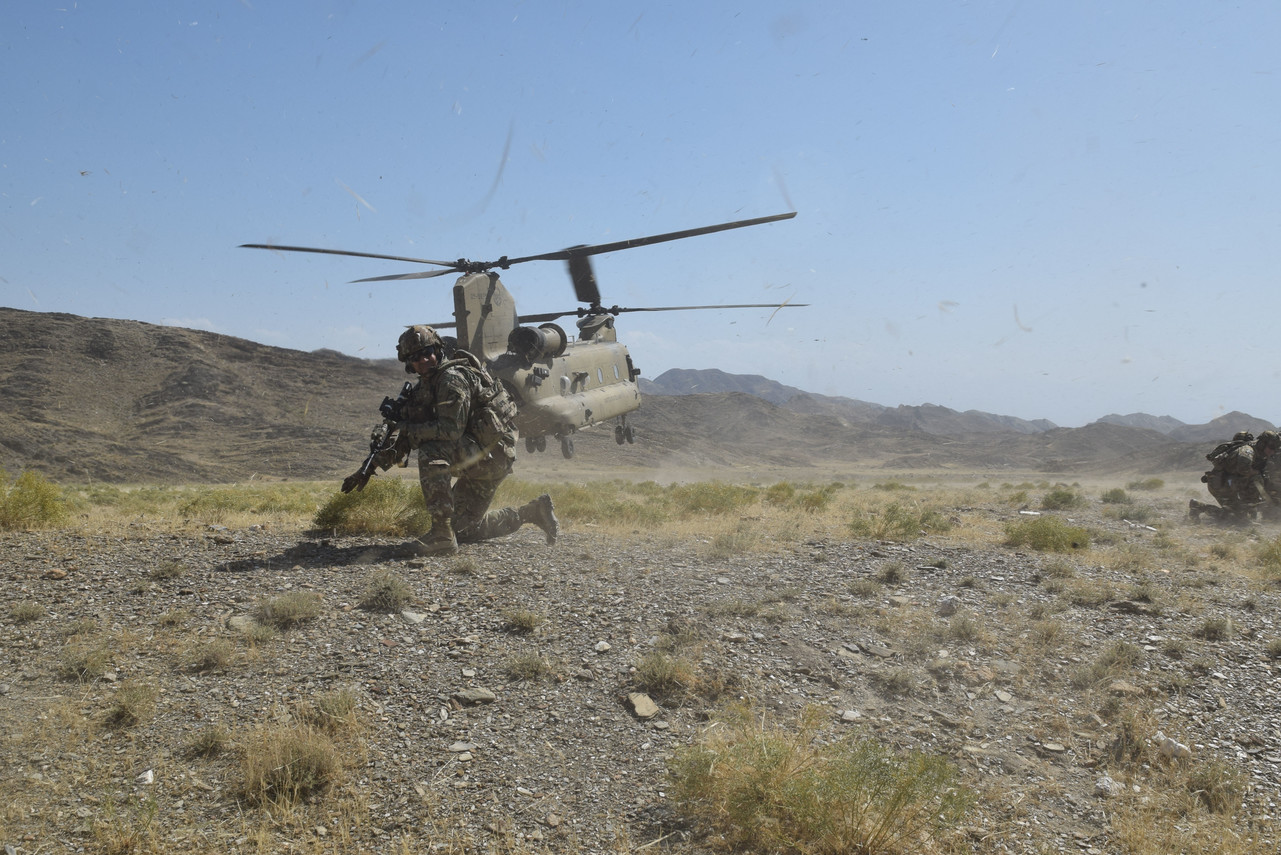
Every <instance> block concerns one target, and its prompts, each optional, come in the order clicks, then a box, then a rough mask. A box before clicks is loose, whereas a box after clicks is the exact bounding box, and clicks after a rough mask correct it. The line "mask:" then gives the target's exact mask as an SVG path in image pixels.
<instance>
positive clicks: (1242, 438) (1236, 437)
mask: <svg viewBox="0 0 1281 855" xmlns="http://www.w3.org/2000/svg"><path fill="white" fill-rule="evenodd" d="M1232 441H1233V442H1254V434H1252V433H1250V432H1249V431H1248V430H1239V431H1237V432H1236V433H1234V434H1232Z"/></svg>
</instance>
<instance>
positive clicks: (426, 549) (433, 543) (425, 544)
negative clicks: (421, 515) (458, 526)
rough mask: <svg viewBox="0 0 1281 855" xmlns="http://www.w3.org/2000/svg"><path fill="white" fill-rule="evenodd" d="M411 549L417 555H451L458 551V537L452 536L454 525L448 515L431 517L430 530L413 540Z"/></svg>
mask: <svg viewBox="0 0 1281 855" xmlns="http://www.w3.org/2000/svg"><path fill="white" fill-rule="evenodd" d="M411 546H412V547H413V550H414V552H415V553H417V554H418V555H453V554H454V553H455V552H457V551H458V538H456V537H454V526H453V524H452V523H451V522H450V521H449V517H439V518H437V517H432V520H431V530H430V531H428V532H427V533H426V534H424V535H423V536H422V537H420V538H418V539H417V540H415V541H413V543H412V544H411Z"/></svg>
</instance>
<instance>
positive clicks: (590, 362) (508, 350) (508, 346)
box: [242, 211, 808, 458]
mask: <svg viewBox="0 0 1281 855" xmlns="http://www.w3.org/2000/svg"><path fill="white" fill-rule="evenodd" d="M795 216H796V213H795V212H794V211H793V212H791V213H787V214H776V215H774V216H770V217H760V218H758V219H753V220H738V221H735V222H732V223H720V224H718V225H714V226H703V227H701V228H696V229H687V230H685V231H679V232H669V233H667V234H661V235H652V236H650V237H643V238H634V239H632V240H621V241H615V242H613V243H604V244H596V245H594V246H573V247H570V248H568V249H562V250H558V251H556V252H547V253H542V254H540V255H527V256H524V257H521V258H508V257H507V256H503V257H502V258H500V259H498V260H497V261H470V260H468V259H465V258H460V259H458V260H457V261H432V260H431V259H425V258H405V257H403V256H398V255H381V254H378V253H369V252H350V251H347V250H341V249H319V248H315V247H306V246H280V245H277V244H261V243H247V244H242V246H243V247H245V248H248V249H270V250H279V251H284V252H316V253H323V254H327V255H348V256H354V257H357V258H378V259H386V260H389V261H407V262H410V263H412V264H430V265H434V266H437V267H440V268H442V269H440V270H424V271H419V272H417V273H400V274H392V275H389V276H372V277H369V278H367V279H357V280H355V281H356V282H388V281H399V280H403V279H430V278H432V277H435V276H446V275H449V274H451V273H458V274H461V275H460V276H459V277H458V280H457V281H456V282H455V283H454V320H452V321H445V322H441V323H433V324H432V325H431V326H433V327H435V328H436V329H438V330H439V329H453V330H454V331H455V332H456V333H457V335H456V347H457V348H458V349H462V350H466V351H468V352H470V353H471V354H473V355H474V356H476V357H479V359H480V360H481V361H482V362H483V363H484V365H485V366H486V368H487V369H488V370H489V372H490V374H491V375H492V376H493V377H495V378H497V379H499V380H501V381H502V382H503V383H504V384H505V385H506V386H507V389H508V391H509V392H510V393H511V394H512V396H513V398H514V399H515V400H516V402H517V405H518V408H519V414H518V415H517V417H516V425H517V428H518V430H519V431H520V435H521V436H523V437H524V438H525V449H526V451H529V452H534V451H545V450H546V449H547V437H548V435H552V436H555V437H556V438H557V439H559V440H560V448H561V454H563V455H564V456H565V457H566V458H569V457H573V456H574V434H575V433H576V432H577V431H579V430H581V429H583V428H586V427H591V426H593V425H597V424H601V423H604V422H606V421H608V420H610V419H616V420H617V421H616V424H615V426H614V439H615V441H617V442H618V444H619V445H622V444H623V443H625V442H628V443H631V442H635V441H636V432H635V430H634V428H633V426H632V425H630V424H628V423H627V414H628V413H631V412H634V411H635V410H637V409H639V408H640V403H641V396H640V389H639V388H638V386H637V383H636V378H637V377H639V376H640V373H641V372H640V369H638V368H636V366H635V365H634V364H633V363H632V357H631V355H630V354H629V353H628V352H627V348H626V347H625V346H624V345H623V344H622V343H620V342H619V341H618V335H617V332H616V330H615V329H614V318H615V317H616V316H618V315H620V314H622V313H624V312H676V311H688V310H696V309H775V310H777V309H779V308H783V307H785V306H789V305H792V306H804V305H808V304H804V303H797V304H789V303H788V302H787V301H784V302H782V303H738V304H733V305H719V306H657V307H642V308H622V307H619V306H616V305H615V306H610V307H608V308H606V307H604V306H602V305H601V295H600V288H599V287H598V286H597V284H596V277H595V275H594V274H593V272H592V267H591V262H590V261H589V260H588V259H589V257H590V256H593V255H600V254H601V253H605V252H615V251H617V250H620V249H631V248H633V247H638V246H648V245H649V244H654V243H662V242H664V241H671V240H680V239H682V238H688V237H696V236H698V235H705V234H711V233H713V232H720V231H726V230H727V229H739V228H743V227H745V226H755V225H760V224H762V223H772V222H775V221H777V220H789V219H791V218H792V217H795ZM526 261H564V262H566V263H567V264H568V266H569V275H570V279H571V280H572V281H573V284H574V294H575V295H576V296H577V297H578V301H579V302H580V303H586V304H587V308H583V307H581V306H580V307H579V308H577V309H570V310H567V311H563V312H546V313H541V314H534V315H521V314H517V312H516V301H515V300H514V299H513V298H512V296H511V294H510V293H509V292H508V291H507V289H506V288H505V287H503V283H502V282H501V281H499V278H498V274H497V273H496V272H494V270H495V268H497V269H498V270H506V269H507V268H509V267H511V265H513V264H522V263H524V262H526ZM569 315H575V316H577V318H578V320H577V322H576V323H577V326H578V335H577V338H576V339H574V340H571V339H570V338H569V336H567V335H566V334H565V331H564V330H563V329H562V328H561V327H559V326H557V325H556V324H555V323H552V322H553V321H556V320H558V319H560V318H563V317H566V316H569ZM528 324H537V326H527V325H528Z"/></svg>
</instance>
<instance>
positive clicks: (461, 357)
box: [441, 350, 518, 448]
mask: <svg viewBox="0 0 1281 855" xmlns="http://www.w3.org/2000/svg"><path fill="white" fill-rule="evenodd" d="M445 366H450V367H459V368H462V369H464V372H465V373H466V374H467V376H468V378H469V379H471V380H472V381H473V384H474V387H475V389H476V397H475V400H474V401H473V403H472V407H471V414H470V415H469V416H468V418H467V433H469V434H471V435H472V436H473V437H475V439H476V441H477V442H479V443H480V445H481V447H482V448H492V447H493V446H495V445H498V444H499V443H503V442H506V443H514V442H515V441H516V413H517V412H518V410H517V407H516V402H515V401H514V400H513V399H512V396H511V393H509V392H508V391H507V387H505V386H504V385H503V384H502V383H501V382H500V381H498V380H495V379H494V378H493V377H491V376H490V374H489V372H488V371H486V370H485V367H484V366H483V365H481V363H480V360H479V359H477V358H476V357H475V356H474V355H473V354H471V353H469V352H468V351H466V350H456V351H454V355H453V358H452V359H450V360H449V361H448V362H446V363H445V365H443V366H441V367H442V368H443V367H445Z"/></svg>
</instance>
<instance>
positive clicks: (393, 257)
mask: <svg viewBox="0 0 1281 855" xmlns="http://www.w3.org/2000/svg"><path fill="white" fill-rule="evenodd" d="M240 248H241V249H272V250H279V251H281V252H316V253H320V254H321V255H350V256H352V257H353V258H381V259H385V260H387V261H408V262H409V263H410V264H436V265H439V266H441V267H454V266H456V265H457V264H458V262H456V261H432V260H431V259H430V258H406V257H405V256H403V255H383V254H381V253H377V252H352V251H351V250H347V249H321V248H319V247H314V246H284V245H282V244H276V243H242V244H241V245H240ZM449 272H450V271H448V270H442V271H441V273H449ZM436 275H440V274H436ZM362 281H363V280H362Z"/></svg>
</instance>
